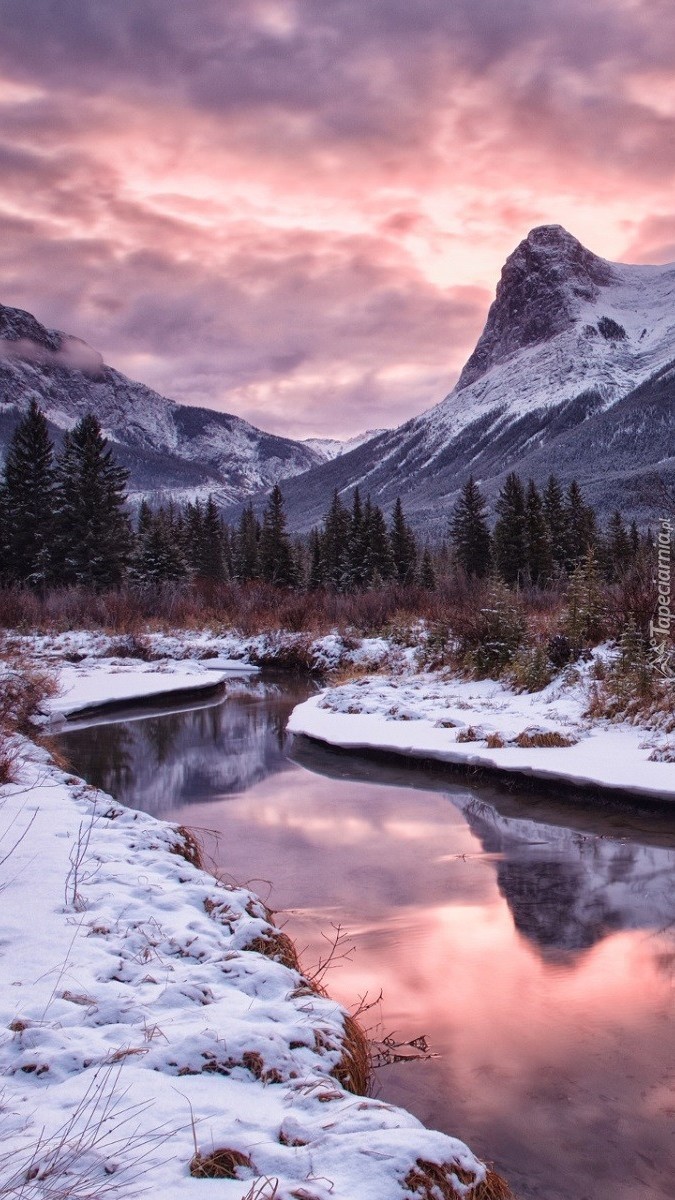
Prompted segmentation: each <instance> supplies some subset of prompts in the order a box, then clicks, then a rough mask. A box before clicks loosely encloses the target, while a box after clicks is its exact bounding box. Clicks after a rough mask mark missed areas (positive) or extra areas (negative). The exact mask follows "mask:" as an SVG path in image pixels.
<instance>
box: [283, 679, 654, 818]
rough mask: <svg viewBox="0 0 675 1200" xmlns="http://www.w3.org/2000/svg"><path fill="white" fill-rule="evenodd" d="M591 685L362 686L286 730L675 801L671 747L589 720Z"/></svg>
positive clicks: (429, 682)
mask: <svg viewBox="0 0 675 1200" xmlns="http://www.w3.org/2000/svg"><path fill="white" fill-rule="evenodd" d="M587 683H588V670H586V672H578V671H577V672H575V675H574V678H573V681H569V682H567V683H566V682H565V677H564V676H560V677H559V678H558V679H557V680H555V681H554V682H553V683H551V684H549V686H548V687H546V688H544V689H543V690H542V691H540V692H534V693H521V694H517V693H515V692H513V691H511V690H509V689H508V688H507V687H504V686H503V685H502V684H500V683H499V682H497V681H494V680H482V681H479V682H477V681H475V680H462V679H459V678H447V673H446V674H445V676H441V675H440V674H437V673H432V672H430V673H422V674H415V673H409V674H403V675H393V676H392V675H379V676H368V677H364V678H360V679H355V680H354V681H353V682H350V683H346V684H343V685H342V686H339V687H334V688H328V689H326V690H325V691H323V692H322V693H321V695H319V696H316V697H312V698H311V699H309V700H307V701H306V702H305V703H304V704H301V705H299V706H298V707H297V708H296V709H295V710H294V712H293V713H292V715H291V718H290V721H289V725H288V728H289V731H291V732H292V733H296V734H304V735H305V736H307V737H310V738H314V739H315V740H317V741H321V742H325V743H327V744H328V745H331V746H337V747H340V748H342V749H348V750H377V751H383V752H387V753H391V754H396V755H403V756H405V757H409V758H420V759H433V760H435V761H437V762H440V763H449V764H458V765H463V766H467V767H479V768H482V769H484V770H487V771H492V772H495V771H496V772H500V773H503V774H508V775H514V776H517V777H520V778H529V779H540V780H542V781H546V782H549V783H550V782H552V781H563V782H564V783H566V784H568V785H570V786H574V787H578V788H592V789H595V790H604V791H607V792H609V793H612V792H613V793H615V794H616V793H617V792H629V793H632V794H634V795H639V796H642V797H649V798H653V799H659V800H661V799H663V800H675V737H674V736H673V735H672V734H670V735H668V734H666V733H663V732H659V731H655V730H648V729H646V728H641V727H637V726H634V725H631V724H628V723H625V722H624V723H614V722H609V721H606V720H599V719H590V718H589V717H587V716H586V715H585V713H586V710H587V707H588V701H589V696H588V687H587ZM556 743H557V744H556ZM669 758H670V761H668V759H669Z"/></svg>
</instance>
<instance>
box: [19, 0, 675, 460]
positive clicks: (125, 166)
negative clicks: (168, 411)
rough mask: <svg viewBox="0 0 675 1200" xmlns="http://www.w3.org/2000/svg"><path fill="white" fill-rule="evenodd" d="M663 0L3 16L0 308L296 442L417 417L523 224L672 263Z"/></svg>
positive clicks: (288, 1)
mask: <svg viewBox="0 0 675 1200" xmlns="http://www.w3.org/2000/svg"><path fill="white" fill-rule="evenodd" d="M674 64H675V5H674V4H673V2H672V0H613V2H612V3H608V2H607V0H0V284H1V286H0V302H2V303H4V304H7V305H14V306H17V307H21V308H27V309H29V310H30V311H31V312H34V313H35V315H36V316H37V317H38V318H39V319H40V320H42V321H43V322H44V323H46V324H48V325H51V326H56V327H58V328H62V329H65V330H67V331H68V332H70V333H74V334H77V335H79V336H80V337H83V338H85V339H86V340H87V341H88V342H90V343H91V344H92V345H93V346H95V347H96V348H97V349H99V350H101V351H102V353H103V355H104V357H105V359H106V361H107V362H109V363H111V364H112V365H113V366H116V367H118V368H119V369H120V370H122V371H124V372H125V373H126V374H128V375H131V376H132V377H133V378H136V379H140V380H142V381H143V382H145V383H147V384H149V385H151V386H152V387H154V388H156V389H157V390H158V391H160V392H162V393H163V394H165V395H167V396H171V397H173V398H174V399H176V400H179V401H181V402H185V403H192V404H202V405H207V406H211V407H216V408H221V409H224V410H226V411H229V412H233V413H236V414H238V415H240V416H243V417H246V418H247V419H248V420H250V421H252V422H253V423H254V424H256V425H259V426H261V427H262V428H264V429H269V430H272V431H274V432H279V433H284V434H289V435H291V436H294V437H297V436H303V437H304V436H310V435H333V436H348V435H350V434H353V433H357V432H359V431H361V430H362V429H366V428H374V427H378V426H382V425H393V424H398V423H399V422H400V421H402V420H404V419H406V418H407V417H409V416H412V415H414V414H416V413H418V412H420V411H422V410H423V409H424V408H427V407H429V406H430V405H431V404H433V403H435V402H436V401H438V400H440V399H441V398H442V397H443V396H444V395H445V394H446V393H447V391H448V390H449V388H450V386H451V385H452V383H453V382H454V380H455V379H456V377H457V373H458V370H459V368H460V367H461V365H462V363H463V361H464V360H465V358H466V357H467V355H468V353H469V352H470V350H471V349H472V347H473V344H474V342H475V340H476V337H477V335H478V334H479V332H480V330H481V328H482V325H483V322H484V319H485V315H486V311H487V307H488V305H489V302H490V300H491V298H492V295H493V293H494V287H495V284H496V281H497V279H498V276H499V271H500V268H501V266H502V263H503V261H504V259H505V257H506V255H507V254H508V253H510V251H511V250H512V249H513V248H514V246H515V245H516V244H517V243H518V241H519V240H520V239H521V238H522V237H524V236H525V235H526V234H527V232H528V230H529V229H530V228H532V226H534V225H538V224H543V223H548V222H555V223H560V224H563V225H565V226H566V228H568V229H569V230H570V232H571V233H573V234H574V235H575V236H577V237H578V238H580V240H581V241H583V242H584V243H585V244H586V245H587V246H588V247H589V248H590V249H592V250H594V251H596V252H597V253H599V254H602V255H604V256H606V257H608V258H614V259H621V260H624V261H633V262H667V261H670V260H673V259H675V206H674V204H673V174H674V170H675V87H674V86H673V85H674V78H673V75H674V73H673V67H674Z"/></svg>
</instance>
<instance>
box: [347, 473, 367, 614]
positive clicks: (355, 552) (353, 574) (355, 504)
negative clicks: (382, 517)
mask: <svg viewBox="0 0 675 1200" xmlns="http://www.w3.org/2000/svg"><path fill="white" fill-rule="evenodd" d="M367 579H368V531H367V529H366V523H365V520H364V516H363V508H362V505H361V494H360V492H359V489H358V488H355V490H354V497H353V500H352V512H351V516H350V519H349V534H348V538H347V556H346V565H345V571H344V580H343V583H344V587H345V588H346V589H347V590H349V591H351V590H353V589H354V588H356V589H358V588H362V587H364V585H365V584H366V583H367Z"/></svg>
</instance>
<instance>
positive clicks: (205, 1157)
mask: <svg viewBox="0 0 675 1200" xmlns="http://www.w3.org/2000/svg"><path fill="white" fill-rule="evenodd" d="M252 1166H253V1163H252V1162H251V1159H250V1158H249V1156H248V1154H242V1152H241V1150H230V1149H229V1148H228V1147H225V1146H222V1147H219V1148H218V1149H217V1150H212V1151H211V1152H210V1153H209V1154H201V1153H200V1152H199V1151H197V1153H196V1154H195V1155H194V1156H193V1158H192V1160H191V1162H190V1174H191V1175H194V1176H195V1178H196V1179H237V1178H239V1176H238V1175H237V1170H238V1168H239V1167H248V1168H251V1167H252Z"/></svg>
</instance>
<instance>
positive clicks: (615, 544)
mask: <svg viewBox="0 0 675 1200" xmlns="http://www.w3.org/2000/svg"><path fill="white" fill-rule="evenodd" d="M605 557H606V562H607V578H608V579H610V580H612V581H613V582H615V581H617V580H619V579H621V578H622V577H623V576H624V575H625V573H626V571H627V570H628V568H629V567H630V564H631V562H632V560H633V550H632V545H631V539H630V534H629V533H628V530H627V529H626V526H625V525H624V523H623V518H622V516H621V513H620V512H619V511H618V509H615V510H614V512H613V513H612V515H611V517H610V518H609V522H608V525H607V537H606V540H605Z"/></svg>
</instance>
